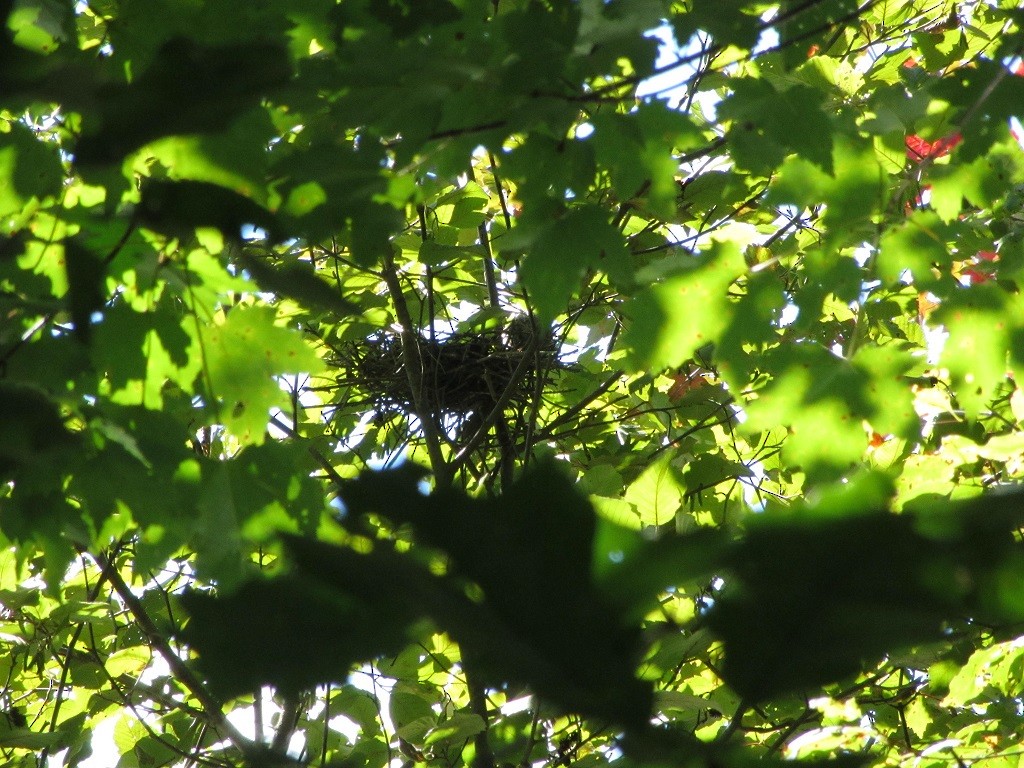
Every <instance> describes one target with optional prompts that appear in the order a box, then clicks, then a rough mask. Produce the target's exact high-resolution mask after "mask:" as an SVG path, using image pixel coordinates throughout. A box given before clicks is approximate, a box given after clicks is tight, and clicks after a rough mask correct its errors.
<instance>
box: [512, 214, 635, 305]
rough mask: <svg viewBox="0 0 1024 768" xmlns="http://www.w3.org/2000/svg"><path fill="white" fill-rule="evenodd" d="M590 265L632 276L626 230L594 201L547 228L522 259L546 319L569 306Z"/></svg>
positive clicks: (622, 279) (619, 278) (614, 275)
mask: <svg viewBox="0 0 1024 768" xmlns="http://www.w3.org/2000/svg"><path fill="white" fill-rule="evenodd" d="M587 269H594V270H599V271H601V272H604V273H606V274H607V275H608V276H609V277H610V278H611V279H612V280H613V281H615V282H617V283H619V284H623V283H627V282H628V281H629V280H630V279H631V277H632V269H631V265H630V263H629V255H628V253H627V251H626V246H625V243H624V241H623V239H622V233H621V232H619V230H617V229H616V228H615V227H613V226H612V224H611V223H610V222H609V221H608V217H607V214H606V213H605V212H604V211H602V210H601V209H600V208H598V207H596V206H592V205H588V206H584V207H580V208H573V209H571V210H570V211H569V212H568V213H567V214H565V216H563V217H561V218H560V219H558V220H557V221H556V222H554V223H553V224H551V225H549V226H547V227H545V228H544V229H543V230H542V231H541V232H540V233H539V235H538V236H537V239H536V240H535V241H534V243H533V247H532V248H531V249H530V253H529V255H528V256H527V258H526V262H525V263H524V264H523V281H524V282H525V284H526V285H527V287H528V288H529V289H530V291H531V294H532V295H533V301H534V302H535V305H536V308H537V313H538V319H539V321H540V322H541V323H542V324H543V323H548V322H550V321H551V320H553V319H554V317H555V316H556V315H557V314H558V313H559V311H560V310H561V308H562V307H564V306H565V303H566V301H568V299H569V297H570V296H572V295H573V293H574V292H575V291H576V290H577V289H578V288H579V286H580V282H581V280H582V278H583V276H584V274H585V272H586V270H587Z"/></svg>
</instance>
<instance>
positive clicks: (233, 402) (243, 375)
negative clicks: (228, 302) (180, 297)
mask: <svg viewBox="0 0 1024 768" xmlns="http://www.w3.org/2000/svg"><path fill="white" fill-rule="evenodd" d="M274 317H275V316H274V311H273V309H271V308H269V307H257V306H252V307H236V308H235V309H233V310H232V311H231V312H229V313H228V315H227V317H226V318H225V319H224V320H223V322H221V323H218V324H215V325H212V326H210V327H207V328H198V329H197V331H198V333H199V335H200V337H201V338H202V342H203V346H202V348H203V352H204V356H203V374H202V375H203V381H204V383H205V387H206V390H207V392H208V394H209V396H210V397H211V398H212V400H211V406H212V407H213V408H214V409H215V411H217V412H219V414H220V416H219V418H220V419H222V420H223V423H224V425H225V426H227V428H228V429H229V430H230V431H231V432H232V433H233V434H234V435H236V436H237V437H238V438H239V439H240V440H242V441H244V442H246V443H254V444H259V443H262V442H263V440H264V433H265V431H266V426H267V421H268V419H269V417H270V411H271V409H273V408H276V407H284V406H285V405H286V404H287V398H286V396H285V392H284V390H283V389H282V388H281V386H280V385H279V384H278V383H277V381H276V380H275V379H274V377H275V376H280V375H283V374H302V373H305V374H310V373H319V372H320V371H321V370H322V368H323V362H322V361H321V360H320V358H319V357H317V355H316V353H315V352H314V351H313V350H312V349H311V348H310V347H309V346H308V345H307V344H306V343H305V342H304V341H303V339H302V336H301V335H300V334H299V333H298V332H296V331H293V330H291V329H288V328H284V327H282V326H279V325H277V324H275V322H274Z"/></svg>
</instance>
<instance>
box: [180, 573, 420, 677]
mask: <svg viewBox="0 0 1024 768" xmlns="http://www.w3.org/2000/svg"><path fill="white" fill-rule="evenodd" d="M180 600H181V603H182V605H183V607H184V608H185V610H186V611H187V612H188V614H189V616H190V617H191V618H190V620H189V622H188V623H187V624H186V625H185V627H184V628H183V630H182V631H181V637H182V638H183V639H184V640H185V641H186V642H187V643H189V645H191V646H193V647H194V648H196V649H197V650H198V651H199V654H200V664H201V666H202V668H203V670H204V671H205V672H206V674H207V675H209V678H210V681H211V686H212V687H213V689H214V690H215V691H217V692H218V693H219V694H220V695H222V696H235V695H238V694H240V693H243V692H246V691H252V690H254V689H255V688H257V687H258V686H260V685H262V684H266V683H272V684H273V685H275V686H278V687H279V688H281V689H282V690H284V691H290V692H295V693H297V692H299V691H302V690H304V689H306V688H310V687H312V686H313V685H315V684H317V683H322V682H331V681H343V680H344V679H345V678H346V677H347V676H348V672H349V668H350V667H351V666H352V664H354V663H355V662H356V661H360V660H364V659H369V658H372V657H374V656H377V655H378V654H381V653H388V652H397V651H398V650H399V649H400V648H401V647H402V645H403V643H404V640H405V638H406V631H407V626H408V622H409V616H408V615H407V614H404V613H402V612H400V611H396V610H395V608H396V606H394V605H388V604H383V603H378V604H377V605H376V607H374V606H372V605H370V604H366V603H361V602H359V601H357V600H354V599H353V598H351V597H347V596H345V595H343V594H341V593H338V592H336V591H334V590H329V589H325V588H324V587H322V586H320V585H319V584H317V583H315V582H311V581H309V580H308V579H303V578H296V577H285V578H279V579H276V580H273V581H266V582H249V583H247V584H244V585H242V586H241V587H240V588H239V589H238V590H237V591H236V592H235V593H234V594H232V595H229V596H221V597H216V598H215V597H211V596H210V595H208V594H204V593H202V592H189V593H186V594H184V595H182V596H181V598H180Z"/></svg>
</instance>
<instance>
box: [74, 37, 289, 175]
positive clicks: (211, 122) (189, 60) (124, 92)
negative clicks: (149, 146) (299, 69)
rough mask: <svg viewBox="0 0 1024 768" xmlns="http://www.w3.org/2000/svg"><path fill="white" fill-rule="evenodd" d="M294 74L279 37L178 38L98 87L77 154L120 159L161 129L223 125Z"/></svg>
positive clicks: (93, 160) (80, 158) (83, 160)
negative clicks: (126, 79) (128, 76)
mask: <svg viewBox="0 0 1024 768" xmlns="http://www.w3.org/2000/svg"><path fill="white" fill-rule="evenodd" d="M290 74H291V64H290V62H289V60H288V56H287V52H286V51H285V50H284V48H283V47H282V46H281V45H278V44H275V43H272V42H245V43H232V44H228V45H222V46H210V45H204V44H202V43H199V42H197V41H195V40H192V39H189V38H185V37H178V38H175V39H173V40H170V41H168V42H166V43H165V44H164V45H163V46H162V47H161V48H160V50H159V51H157V54H156V57H155V59H154V60H153V61H152V63H150V65H149V66H148V67H147V68H146V70H145V71H144V72H143V73H141V75H140V76H139V77H138V78H137V79H136V80H135V81H134V82H132V83H131V84H129V85H110V86H106V87H103V88H99V89H97V92H96V94H95V96H96V97H98V105H97V107H96V113H95V118H94V119H90V118H92V116H91V115H88V113H87V119H86V128H85V135H84V136H83V137H82V138H81V139H79V141H78V144H77V145H76V147H75V160H76V161H77V162H78V163H80V164H84V165H87V166H88V165H98V164H107V163H114V162H117V161H119V160H120V159H121V158H123V157H124V156H125V155H127V154H128V153H130V152H132V151H134V150H136V149H138V148H140V147H142V146H143V145H144V144H146V143H148V142H150V141H153V140H154V139H157V138H160V137H162V136H170V135H174V134H196V133H210V132H214V131H219V130H223V129H224V128H226V127H227V126H228V125H230V124H231V122H232V121H233V120H234V119H235V118H236V117H237V116H238V115H240V114H242V113H243V112H246V111H247V110H249V109H251V108H252V107H254V106H256V105H257V104H258V103H259V99H260V97H261V96H262V95H263V94H265V93H266V92H267V91H268V90H269V89H271V88H273V87H276V86H280V85H283V84H284V83H285V82H286V81H287V79H288V77H289V75H290Z"/></svg>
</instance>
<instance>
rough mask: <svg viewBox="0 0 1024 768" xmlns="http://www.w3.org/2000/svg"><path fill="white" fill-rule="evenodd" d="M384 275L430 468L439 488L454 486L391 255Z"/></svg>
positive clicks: (411, 323) (384, 269) (417, 344)
mask: <svg viewBox="0 0 1024 768" xmlns="http://www.w3.org/2000/svg"><path fill="white" fill-rule="evenodd" d="M381 275H382V277H383V278H384V282H385V284H386V285H387V287H388V291H389V292H390V293H391V302H392V304H393V305H394V308H395V316H396V317H397V318H398V324H399V326H400V327H401V329H402V358H403V363H404V364H403V366H402V367H403V368H405V373H406V376H407V377H408V378H409V391H410V393H411V394H412V401H413V408H414V409H415V410H416V415H417V416H418V417H419V420H420V427H421V428H422V429H423V438H424V442H425V443H426V446H427V455H428V456H429V457H430V466H431V469H432V470H433V471H434V479H435V481H436V483H437V486H438V487H439V488H445V487H447V486H449V485H451V481H452V473H453V472H454V468H453V467H449V466H448V464H447V462H445V459H444V454H443V453H442V452H441V436H440V434H441V432H440V429H439V427H438V424H437V419H436V414H435V413H434V408H433V407H432V405H433V404H432V403H430V404H428V403H427V402H425V398H424V396H423V357H422V355H421V353H420V339H419V334H418V333H416V327H415V325H413V321H412V316H411V315H410V314H409V307H408V305H407V304H406V303H405V298H404V294H403V293H402V284H401V283H400V282H399V280H398V271H397V270H396V268H395V260H394V258H393V257H392V256H391V255H390V254H388V255H387V256H385V257H384V259H383V269H382V270H381Z"/></svg>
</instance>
